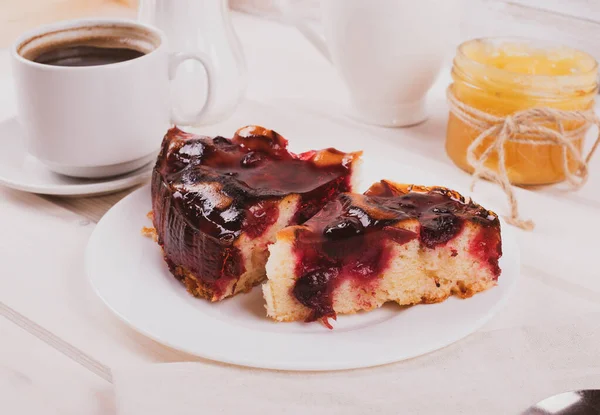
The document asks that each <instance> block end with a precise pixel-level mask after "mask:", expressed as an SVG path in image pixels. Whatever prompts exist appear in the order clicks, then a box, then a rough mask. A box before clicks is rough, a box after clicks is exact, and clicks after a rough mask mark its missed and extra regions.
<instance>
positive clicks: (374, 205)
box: [263, 181, 502, 327]
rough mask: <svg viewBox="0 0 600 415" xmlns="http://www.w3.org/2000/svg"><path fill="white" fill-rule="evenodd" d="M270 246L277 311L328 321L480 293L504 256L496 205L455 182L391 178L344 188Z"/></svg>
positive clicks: (270, 291)
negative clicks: (392, 305)
mask: <svg viewBox="0 0 600 415" xmlns="http://www.w3.org/2000/svg"><path fill="white" fill-rule="evenodd" d="M269 249H270V252H271V254H270V257H269V261H268V263H267V276H268V281H267V282H266V283H265V284H264V285H263V294H264V297H265V300H266V307H267V314H268V315H269V316H270V317H272V318H274V319H276V320H279V321H296V320H304V321H314V320H321V321H323V323H324V324H325V325H327V326H328V327H331V326H330V324H329V322H328V319H329V318H334V319H335V317H336V315H337V314H344V313H354V312H357V311H360V310H371V309H374V308H376V307H380V306H381V305H382V304H384V303H386V302H388V301H394V302H397V303H398V304H400V305H410V304H418V303H436V302H440V301H444V300H445V299H446V298H448V297H449V296H450V295H452V294H456V295H458V296H460V297H463V298H465V297H470V296H472V295H473V294H475V293H477V292H480V291H483V290H485V289H487V288H490V287H492V286H494V285H495V284H496V281H497V279H498V276H499V275H500V268H499V266H498V260H499V258H500V256H501V255H502V245H501V238H500V221H499V220H498V217H497V215H496V214H495V213H493V212H491V211H489V210H487V209H484V208H483V207H481V206H479V205H477V204H476V203H474V202H472V201H471V200H467V199H465V198H464V197H463V196H461V195H460V194H458V193H457V192H454V191H452V190H448V189H445V188H442V187H423V186H416V185H405V184H396V183H392V182H389V181H381V182H379V183H375V184H374V185H372V186H371V188H370V189H369V190H367V191H366V192H365V193H364V194H362V195H361V194H355V193H344V194H341V195H339V196H338V197H337V198H336V199H335V200H334V201H332V202H330V203H328V204H327V205H326V206H325V207H324V208H323V210H322V211H320V212H319V213H318V214H317V215H315V216H314V217H313V218H312V219H310V220H309V221H307V222H306V223H305V224H304V225H300V226H290V227H287V228H285V229H283V230H281V231H279V232H278V233H277V240H276V242H275V243H274V244H273V245H271V247H270V248H269ZM290 258H292V260H290Z"/></svg>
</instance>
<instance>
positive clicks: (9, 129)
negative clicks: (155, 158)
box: [0, 117, 154, 196]
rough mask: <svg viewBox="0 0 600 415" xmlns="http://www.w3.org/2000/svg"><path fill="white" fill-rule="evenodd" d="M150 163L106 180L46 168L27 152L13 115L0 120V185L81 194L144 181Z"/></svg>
mask: <svg viewBox="0 0 600 415" xmlns="http://www.w3.org/2000/svg"><path fill="white" fill-rule="evenodd" d="M153 164H154V162H150V163H148V164H146V165H145V166H143V167H141V168H139V169H137V170H134V171H132V172H130V173H127V174H123V175H120V176H114V177H109V178H105V179H78V178H74V177H68V176H62V175H60V174H56V173H54V172H52V171H50V170H48V169H47V168H46V167H45V166H44V165H43V164H42V163H41V162H40V161H38V160H37V159H36V158H35V157H33V156H31V155H29V154H28V153H27V152H26V150H25V147H24V145H23V140H22V138H21V127H20V126H19V123H18V122H17V119H16V118H14V117H11V118H7V119H5V120H3V121H0V184H2V185H4V186H7V187H11V188H13V189H17V190H23V191H25V192H31V193H40V194H46V195H63V196H84V195H87V196H89V195H97V194H104V193H111V192H116V191H118V190H123V189H127V188H129V187H133V186H135V185H137V184H140V183H143V182H145V181H147V180H148V179H149V178H150V176H151V174H152V166H153Z"/></svg>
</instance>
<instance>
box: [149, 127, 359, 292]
mask: <svg viewBox="0 0 600 415" xmlns="http://www.w3.org/2000/svg"><path fill="white" fill-rule="evenodd" d="M358 155H359V154H356V153H355V154H345V153H342V152H339V151H337V150H334V149H328V150H323V151H321V152H315V151H312V152H309V153H303V154H299V155H296V154H293V153H291V152H289V151H288V150H287V140H286V139H285V138H283V137H282V136H280V135H279V134H277V133H276V132H274V131H270V130H266V129H264V128H261V127H245V128H242V129H240V130H238V132H237V133H236V134H235V136H234V137H233V138H232V139H227V138H224V137H215V138H210V137H204V136H197V135H194V134H190V133H185V132H183V131H181V130H179V129H177V128H172V129H171V130H169V131H168V132H167V134H166V136H165V138H164V140H163V144H162V149H161V152H160V154H159V156H158V160H157V162H156V166H155V168H154V171H153V176H152V210H153V214H154V219H153V220H154V227H155V228H156V231H157V234H158V242H159V244H160V245H161V246H162V247H163V250H164V254H165V257H166V259H167V262H168V264H170V268H171V271H172V272H173V273H175V272H174V271H175V268H176V267H181V268H183V269H185V270H187V271H189V272H191V273H192V274H194V275H195V276H196V277H197V278H199V279H201V280H202V281H203V283H204V284H205V285H207V286H209V287H210V289H211V290H212V291H213V292H215V293H216V295H217V296H219V295H220V294H221V293H222V290H223V289H224V288H226V287H227V286H228V284H229V282H230V281H231V279H233V278H239V276H240V275H241V274H242V273H243V272H244V266H243V263H242V259H241V253H240V251H239V249H238V248H237V247H236V246H235V241H236V240H237V239H238V238H239V236H240V235H241V234H242V233H244V234H245V235H247V236H248V237H250V238H256V237H259V236H261V235H262V234H263V233H264V232H265V230H266V229H268V228H269V227H270V226H271V225H272V224H274V223H275V222H276V221H277V219H278V217H279V209H278V202H279V201H280V200H281V199H282V198H283V197H285V196H287V195H290V194H298V195H300V198H301V199H300V200H301V202H300V203H301V206H302V207H301V209H299V211H298V214H297V215H296V217H295V218H294V221H293V222H292V223H291V224H298V223H300V221H304V220H306V219H308V218H309V217H311V216H312V215H314V214H315V213H316V212H318V211H319V210H320V209H321V208H322V207H323V206H324V205H325V204H326V203H327V202H328V201H330V200H332V199H333V198H334V197H335V196H337V195H338V194H339V193H340V192H345V191H349V190H350V177H351V162H352V160H353V159H354V158H355V157H358ZM319 157H320V159H319ZM324 159H326V160H325V161H329V163H324V162H322V161H323V160H324ZM265 249H266V247H265Z"/></svg>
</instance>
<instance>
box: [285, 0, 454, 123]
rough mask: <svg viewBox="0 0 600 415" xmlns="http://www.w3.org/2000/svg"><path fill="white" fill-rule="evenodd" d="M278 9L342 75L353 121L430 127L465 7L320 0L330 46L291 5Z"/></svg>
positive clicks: (400, 0)
mask: <svg viewBox="0 0 600 415" xmlns="http://www.w3.org/2000/svg"><path fill="white" fill-rule="evenodd" d="M280 5H281V7H282V12H283V15H284V16H285V17H287V19H288V20H289V21H290V22H291V23H293V24H294V25H295V26H296V27H297V28H298V29H299V30H300V32H301V33H302V34H303V35H304V36H305V37H306V38H307V39H308V40H309V41H310V42H311V43H312V44H313V45H314V46H315V47H316V48H317V49H318V50H319V51H320V52H321V53H322V54H323V55H324V56H325V57H326V58H328V59H329V60H330V61H331V63H332V64H333V65H334V66H335V68H336V69H337V71H338V73H339V74H340V76H341V77H342V79H343V81H344V82H345V84H346V86H347V87H348V90H349V93H350V101H351V102H350V104H351V108H350V115H351V116H352V117H354V118H357V119H359V120H360V121H363V122H365V123H369V124H375V125H381V126H388V127H401V126H407V125H413V124H417V123H419V122H421V121H424V120H425V119H426V117H427V114H426V110H425V96H426V94H427V91H428V90H429V88H431V86H432V85H433V83H434V81H435V79H436V77H437V75H438V73H439V71H440V69H441V67H442V64H443V61H444V58H445V57H446V56H447V55H448V52H453V50H454V48H453V44H454V42H456V40H457V39H456V37H457V35H458V26H459V16H460V9H461V0H444V1H440V0H418V1H417V0H369V1H367V0H321V15H322V19H321V23H322V26H323V30H324V36H323V37H324V39H323V37H322V36H321V35H320V34H318V33H316V32H315V31H314V30H313V29H312V27H311V26H310V25H308V24H307V23H306V22H305V21H304V20H303V19H302V18H301V17H300V15H299V13H298V12H297V10H295V9H294V7H292V4H291V0H280Z"/></svg>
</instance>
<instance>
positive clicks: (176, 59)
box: [169, 52, 215, 125]
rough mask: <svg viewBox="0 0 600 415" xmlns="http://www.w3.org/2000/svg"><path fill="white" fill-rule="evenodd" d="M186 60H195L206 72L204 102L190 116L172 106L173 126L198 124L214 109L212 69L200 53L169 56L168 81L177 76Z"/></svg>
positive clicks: (207, 60)
mask: <svg viewBox="0 0 600 415" xmlns="http://www.w3.org/2000/svg"><path fill="white" fill-rule="evenodd" d="M187 60H195V61H196V62H199V63H200V64H201V65H202V66H203V67H204V70H205V71H206V100H205V101H204V103H203V104H202V106H201V107H200V109H199V110H198V111H196V112H195V113H191V114H182V113H181V110H180V109H179V108H178V107H177V106H176V104H174V105H173V107H172V108H171V121H172V122H173V124H177V125H194V124H198V123H199V122H201V121H202V118H203V117H204V115H205V114H206V113H207V112H208V111H209V110H210V109H211V108H213V107H214V98H213V91H212V89H213V88H212V87H211V85H213V80H214V79H215V78H214V69H213V66H212V64H211V61H210V58H209V57H208V56H207V55H205V54H203V53H200V52H178V53H174V54H173V55H171V58H170V61H169V80H170V81H172V80H174V79H175V77H176V74H177V68H178V67H179V65H181V64H182V63H183V62H185V61H187Z"/></svg>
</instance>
